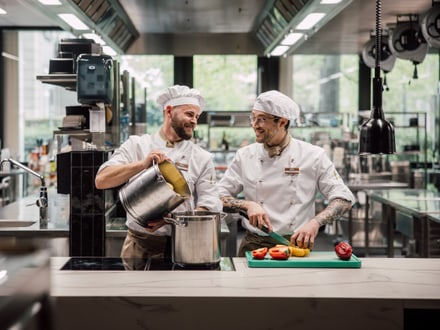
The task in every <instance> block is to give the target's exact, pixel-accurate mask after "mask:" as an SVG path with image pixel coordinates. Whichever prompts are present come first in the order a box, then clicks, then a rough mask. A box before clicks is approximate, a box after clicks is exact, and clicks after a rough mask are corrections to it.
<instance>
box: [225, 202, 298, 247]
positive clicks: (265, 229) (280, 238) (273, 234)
mask: <svg viewBox="0 0 440 330" xmlns="http://www.w3.org/2000/svg"><path fill="white" fill-rule="evenodd" d="M223 211H225V212H228V211H230V210H229V208H223ZM238 213H239V214H240V215H241V216H243V217H245V218H246V220H248V221H249V218H248V215H247V212H246V211H244V210H239V211H238ZM261 230H262V231H263V232H265V233H266V234H268V235H269V236H270V237H272V238H273V239H274V240H276V241H278V242H279V243H281V244H283V245H290V241H289V240H287V239H286V238H284V237H283V236H281V235H280V234H278V233H276V232H274V231H269V228H268V227H267V226H266V225H263V227H261Z"/></svg>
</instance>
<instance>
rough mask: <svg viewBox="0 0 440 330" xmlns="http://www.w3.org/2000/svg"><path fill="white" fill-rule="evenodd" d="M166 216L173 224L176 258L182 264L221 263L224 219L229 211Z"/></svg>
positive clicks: (172, 245) (172, 237) (175, 260)
mask: <svg viewBox="0 0 440 330" xmlns="http://www.w3.org/2000/svg"><path fill="white" fill-rule="evenodd" d="M171 215H172V217H165V218H164V219H165V221H166V222H167V223H170V224H172V225H173V226H172V236H171V242H172V244H171V249H172V259H173V262H174V263H175V264H178V265H180V266H191V265H216V264H218V263H219V262H220V221H221V220H222V219H223V218H224V217H225V216H226V213H220V212H210V211H184V212H174V213H172V214H171Z"/></svg>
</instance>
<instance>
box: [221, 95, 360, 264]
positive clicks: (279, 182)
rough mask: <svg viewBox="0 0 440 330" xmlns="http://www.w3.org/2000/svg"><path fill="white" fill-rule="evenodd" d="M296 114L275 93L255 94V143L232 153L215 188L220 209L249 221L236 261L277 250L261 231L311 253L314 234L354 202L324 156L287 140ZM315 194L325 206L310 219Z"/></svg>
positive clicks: (290, 104)
mask: <svg viewBox="0 0 440 330" xmlns="http://www.w3.org/2000/svg"><path fill="white" fill-rule="evenodd" d="M299 114H300V110H299V106H298V105H297V104H296V103H295V102H294V101H293V100H292V99H291V98H289V97H287V96H286V95H284V94H282V93H280V92H278V91H274V90H272V91H268V92H264V93H262V94H260V95H259V96H258V97H257V99H256V102H255V104H254V106H253V109H252V115H251V118H250V121H251V125H252V128H253V129H254V132H255V138H256V142H255V143H253V144H250V145H248V146H245V147H242V148H240V149H239V150H237V152H236V154H235V157H234V159H233V160H232V162H231V163H230V164H228V168H227V170H226V172H225V174H224V176H223V177H222V178H221V180H220V182H219V192H220V196H221V200H222V202H223V206H224V207H225V208H227V209H230V210H231V209H232V210H233V211H236V212H246V213H247V216H248V218H249V221H243V226H244V227H245V228H246V234H245V236H244V237H243V240H242V242H241V244H240V248H239V256H244V255H245V251H251V250H254V249H256V248H260V247H265V246H266V247H273V246H274V245H275V244H279V243H278V242H276V241H274V240H273V239H272V238H270V237H268V234H266V233H264V232H262V231H261V230H260V229H259V228H261V227H262V226H263V225H266V226H267V227H268V228H269V230H273V231H275V232H277V233H279V234H281V235H283V236H285V237H286V238H287V239H288V240H289V241H290V242H291V243H293V244H295V245H297V246H299V247H303V248H307V247H308V248H310V249H312V248H313V245H314V241H315V238H316V236H317V234H318V232H319V228H320V227H321V226H323V225H325V224H327V223H332V222H333V221H334V220H336V219H338V218H339V217H340V216H341V215H343V214H344V213H345V212H347V211H348V210H349V209H350V208H351V207H352V205H353V203H354V201H355V197H354V196H353V194H352V192H351V191H350V189H349V188H348V187H347V186H346V185H345V184H344V182H343V180H342V178H341V177H340V176H339V174H338V172H337V171H336V168H335V166H334V164H333V163H332V161H331V160H330V159H329V157H328V156H327V154H326V152H325V150H324V149H322V148H321V147H318V146H315V145H312V144H310V143H307V142H304V141H301V140H298V139H295V138H293V137H292V136H291V135H290V134H289V126H290V121H292V120H295V119H296V118H298V117H299ZM319 192H320V193H321V194H322V196H323V197H324V198H325V199H327V200H328V201H329V203H328V206H327V207H326V208H325V209H324V210H323V211H322V212H320V213H319V214H315V200H316V196H317V193H319ZM239 195H241V196H240V198H237V196H239ZM241 197H244V198H241Z"/></svg>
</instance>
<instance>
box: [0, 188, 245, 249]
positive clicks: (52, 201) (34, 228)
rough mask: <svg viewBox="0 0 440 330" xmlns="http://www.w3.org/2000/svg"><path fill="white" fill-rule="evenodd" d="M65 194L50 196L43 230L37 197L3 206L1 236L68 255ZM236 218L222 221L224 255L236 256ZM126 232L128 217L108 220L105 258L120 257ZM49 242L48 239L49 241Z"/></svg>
mask: <svg viewBox="0 0 440 330" xmlns="http://www.w3.org/2000/svg"><path fill="white" fill-rule="evenodd" d="M65 198H66V195H59V194H56V193H55V192H53V191H52V192H50V193H49V223H48V225H47V227H41V226H40V224H39V222H38V219H39V210H38V207H37V206H36V205H35V201H36V199H37V196H34V195H31V196H28V197H26V198H22V199H19V200H18V201H16V202H14V203H11V204H8V205H6V206H4V207H0V237H3V238H4V240H6V239H9V240H10V241H13V242H15V243H17V242H19V243H20V242H21V241H24V242H25V241H26V240H29V239H32V240H34V241H35V243H36V244H38V245H39V246H44V247H47V248H49V249H50V250H52V253H53V256H66V255H69V241H68V240H69V213H68V209H67V210H66V209H65V208H66V207H67V206H68V205H67V206H66V201H65ZM3 220H17V221H14V222H16V223H19V224H20V226H14V227H10V226H3V225H2V221H3ZM237 221H239V220H238V219H236V216H235V215H228V216H227V217H226V218H225V219H222V221H221V228H220V234H221V252H222V255H223V256H227V257H234V256H235V255H236V237H237V229H236V228H237V224H236V222H237ZM126 233H127V227H126V226H125V218H115V219H109V220H108V221H107V224H106V233H105V237H106V256H119V253H120V250H121V247H122V243H123V241H124V239H125V236H126ZM48 239H49V240H48Z"/></svg>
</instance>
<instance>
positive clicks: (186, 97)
mask: <svg viewBox="0 0 440 330" xmlns="http://www.w3.org/2000/svg"><path fill="white" fill-rule="evenodd" d="M157 103H158V104H159V105H160V106H161V107H162V109H165V108H166V106H168V105H171V106H176V105H183V104H193V105H197V106H198V107H199V108H200V112H202V111H203V108H204V106H205V99H204V98H203V97H202V95H200V92H199V91H198V90H197V89H194V88H189V87H188V86H182V85H175V86H171V87H168V88H167V89H165V90H164V91H162V92H161V93H160V95H159V96H158V97H157Z"/></svg>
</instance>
